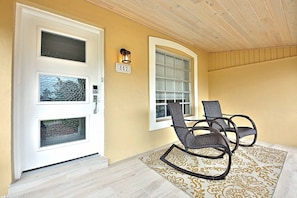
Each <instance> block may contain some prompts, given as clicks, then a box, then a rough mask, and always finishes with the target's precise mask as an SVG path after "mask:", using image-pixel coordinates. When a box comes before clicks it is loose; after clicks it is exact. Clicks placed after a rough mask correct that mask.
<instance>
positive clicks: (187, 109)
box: [184, 104, 191, 114]
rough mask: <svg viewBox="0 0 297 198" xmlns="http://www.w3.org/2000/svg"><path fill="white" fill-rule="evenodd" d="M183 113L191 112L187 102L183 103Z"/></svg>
mask: <svg viewBox="0 0 297 198" xmlns="http://www.w3.org/2000/svg"><path fill="white" fill-rule="evenodd" d="M184 111H185V112H184V114H191V109H190V105H189V104H185V105H184Z"/></svg>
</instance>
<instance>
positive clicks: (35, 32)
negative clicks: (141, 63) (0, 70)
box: [14, 4, 104, 172]
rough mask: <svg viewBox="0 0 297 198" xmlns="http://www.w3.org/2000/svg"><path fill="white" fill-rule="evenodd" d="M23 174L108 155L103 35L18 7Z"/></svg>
mask: <svg viewBox="0 0 297 198" xmlns="http://www.w3.org/2000/svg"><path fill="white" fill-rule="evenodd" d="M14 73H15V81H14V83H15V85H14V87H15V92H14V97H15V101H14V113H15V116H14V118H15V119H14V121H15V122H14V127H15V129H14V131H15V135H16V139H15V144H18V145H15V149H16V150H15V151H16V152H15V154H16V160H17V162H16V164H17V166H18V167H16V168H17V169H18V170H19V172H22V171H25V170H30V169H34V168H38V167H43V166H47V165H51V164H55V163H59V162H63V161H67V160H71V159H75V158H79V157H83V156H87V155H91V154H96V153H99V154H100V155H103V151H104V145H103V144H104V136H103V135H104V127H103V123H104V122H103V30H101V29H98V28H94V27H91V26H88V25H85V24H82V23H79V22H75V21H72V20H69V19H66V18H63V17H59V16H56V15H52V14H49V13H46V12H43V11H40V10H37V9H33V8H30V7H26V6H22V5H20V4H18V5H17V18H16V44H15V71H14Z"/></svg>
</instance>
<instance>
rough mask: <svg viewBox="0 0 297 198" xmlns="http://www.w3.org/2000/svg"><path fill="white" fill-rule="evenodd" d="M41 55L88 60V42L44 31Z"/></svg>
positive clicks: (42, 33) (80, 60)
mask: <svg viewBox="0 0 297 198" xmlns="http://www.w3.org/2000/svg"><path fill="white" fill-rule="evenodd" d="M41 56H47V57H53V58H60V59H66V60H73V61H79V62H86V42H85V41H82V40H78V39H74V38H70V37H66V36H61V35H58V34H53V33H49V32H45V31H42V32H41Z"/></svg>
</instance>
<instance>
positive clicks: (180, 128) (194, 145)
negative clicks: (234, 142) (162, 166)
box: [160, 103, 232, 180]
mask: <svg viewBox="0 0 297 198" xmlns="http://www.w3.org/2000/svg"><path fill="white" fill-rule="evenodd" d="M168 109H169V111H170V113H171V117H172V122H173V125H172V126H173V127H174V129H175V132H176V134H177V136H178V138H179V140H180V142H181V143H182V144H183V146H184V147H185V148H184V149H183V148H181V147H179V146H177V145H175V144H173V145H172V146H171V147H170V148H169V149H168V150H167V151H166V152H165V153H164V154H163V155H162V156H161V158H160V159H161V160H162V161H163V162H165V163H166V164H167V165H169V166H171V167H173V168H175V169H176V170H178V171H180V172H183V173H185V174H188V175H191V176H195V177H199V178H203V179H210V180H220V179H224V178H225V177H226V175H227V174H228V173H229V171H230V167H231V156H232V152H231V150H230V148H229V143H228V140H227V139H226V137H225V136H223V135H222V134H221V133H220V132H219V130H218V129H215V128H213V127H211V126H209V125H208V123H210V122H213V123H216V124H217V125H220V124H219V123H218V122H216V121H214V120H206V119H205V120H198V121H196V122H195V124H194V125H193V126H192V127H188V126H187V125H186V123H185V119H184V116H183V113H182V109H181V105H180V104H178V103H169V104H168ZM201 123H205V124H204V125H201ZM222 130H223V129H222ZM195 131H200V132H201V131H203V132H205V131H207V132H208V133H203V134H198V135H195ZM173 148H178V149H180V150H181V151H183V152H185V153H188V154H190V155H193V156H196V157H203V158H209V159H218V158H223V157H224V156H225V155H228V164H227V166H226V169H225V171H224V172H223V173H221V174H220V175H204V174H200V173H196V172H192V171H189V170H187V169H184V168H181V167H179V166H177V165H175V164H173V163H171V162H170V161H168V160H166V157H167V155H168V154H169V153H170V151H171V150H172V149H173ZM203 148H214V149H216V150H219V152H220V154H219V155H216V156H213V155H202V154H197V153H194V152H191V151H189V149H203Z"/></svg>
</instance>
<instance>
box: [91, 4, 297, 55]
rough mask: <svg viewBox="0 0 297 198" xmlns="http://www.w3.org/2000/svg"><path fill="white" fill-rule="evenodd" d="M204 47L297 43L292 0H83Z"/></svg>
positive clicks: (212, 49)
mask: <svg viewBox="0 0 297 198" xmlns="http://www.w3.org/2000/svg"><path fill="white" fill-rule="evenodd" d="M87 1H89V2H92V3H94V4H95V5H98V6H100V7H103V8H106V9H108V10H110V11H112V12H115V13H118V14H120V15H123V16H125V17H127V18H130V19H132V20H134V21H136V22H139V23H141V24H144V25H146V26H148V27H150V28H152V29H154V30H157V31H159V32H162V33H165V34H167V35H170V36H171V37H173V38H175V39H178V40H180V41H182V42H185V43H188V44H191V45H194V46H195V47H197V48H200V49H203V50H206V51H208V52H220V51H231V50H241V49H252V48H263V47H277V46H290V45H296V44H297V0H87Z"/></svg>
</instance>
